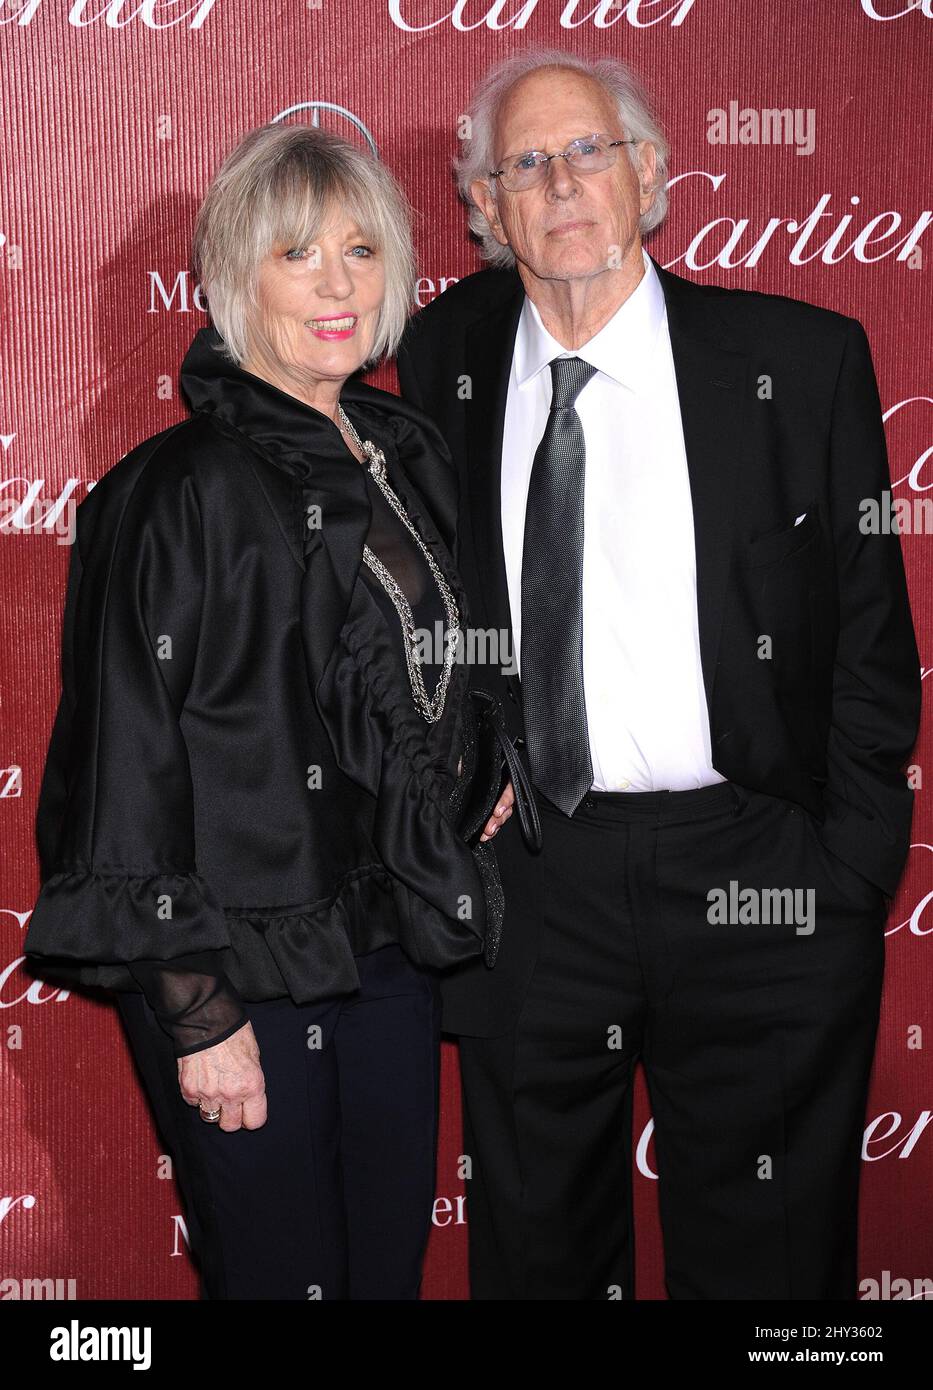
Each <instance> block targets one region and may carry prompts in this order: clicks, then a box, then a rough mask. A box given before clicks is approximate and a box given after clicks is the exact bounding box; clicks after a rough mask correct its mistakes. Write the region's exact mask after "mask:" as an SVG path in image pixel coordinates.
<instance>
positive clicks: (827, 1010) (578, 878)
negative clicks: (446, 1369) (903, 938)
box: [460, 783, 885, 1299]
mask: <svg viewBox="0 0 933 1390" xmlns="http://www.w3.org/2000/svg"><path fill="white" fill-rule="evenodd" d="M542 820H543V831H544V848H543V850H542V853H541V854H540V855H538V856H532V855H530V854H528V853H526V852H525V851H524V848H523V846H522V844H521V840H520V838H519V836H518V835H517V834H516V833H514V827H512V826H507V827H505V829H504V830H503V831H501V832H500V835H499V837H498V838H497V842H496V843H497V853H498V858H499V863H500V868H501V871H502V878H503V887H504V891H505V900H506V916H505V921H504V925H503V930H504V932H508V931H515V930H520V931H525V930H527V931H536V932H537V933H538V939H539V950H538V956H537V962H536V965H535V969H534V973H533V975H532V978H531V982H530V985H529V988H528V991H527V994H526V996H525V999H524V1003H523V1006H522V1008H521V1012H520V1015H519V1016H518V1020H517V1023H516V1025H515V1027H514V1028H512V1029H511V1030H510V1031H509V1032H508V1033H506V1034H505V1035H503V1036H501V1037H494V1038H475V1037H463V1038H461V1039H460V1061H461V1075H462V1082H463V1094H464V1136H465V1137H464V1147H465V1152H466V1153H467V1154H468V1155H469V1156H470V1157H471V1159H472V1176H471V1178H470V1180H469V1183H468V1188H467V1209H468V1220H469V1231H470V1277H471V1286H472V1296H473V1297H474V1298H480V1299H612V1298H632V1297H633V1296H634V1280H633V1264H634V1243H633V1232H632V1132H631V1127H632V1115H631V1102H632V1075H633V1069H634V1066H635V1063H636V1061H637V1060H638V1059H641V1061H642V1064H643V1066H644V1069H645V1074H646V1078H647V1083H648V1088H649V1092H650V1099H651V1109H652V1117H653V1121H654V1126H655V1129H654V1145H655V1163H656V1168H657V1172H658V1179H659V1188H658V1196H659V1203H660V1215H661V1222H662V1227H663V1238H664V1253H665V1274H666V1282H667V1289H668V1292H669V1294H670V1296H671V1297H672V1298H677V1299H785V1298H801V1299H854V1298H855V1297H856V1296H857V1290H856V1216H857V1201H858V1186H859V1172H860V1144H861V1136H862V1126H863V1123H864V1113H865V1104H866V1093H867V1088H868V1081H869V1073H870V1069H871V1062H872V1054H873V1049H874V1042H875V1034H876V1029H877V1022H878V1011H879V1001H880V993H881V985H882V976H883V969H884V916H885V899H884V896H883V894H882V893H881V891H880V890H879V889H877V888H876V887H875V886H874V885H872V884H870V883H869V882H868V880H867V879H864V878H862V876H861V875H860V874H858V873H856V872H855V871H854V870H852V869H850V868H848V867H847V866H846V865H845V864H843V863H842V862H841V861H840V860H839V859H837V858H836V856H834V855H832V854H831V853H830V852H829V851H828V850H826V849H825V848H824V846H823V845H822V843H821V842H820V841H819V839H818V838H817V826H816V822H815V821H814V820H813V819H812V817H811V816H810V815H809V814H808V813H807V812H805V811H803V810H801V809H800V808H798V807H795V806H793V805H792V804H791V803H789V802H787V801H783V800H781V799H778V798H774V797H769V796H765V795H763V794H759V793H752V792H746V791H743V790H742V789H740V788H738V787H735V786H734V785H733V784H731V783H721V784H718V785H716V786H712V787H704V788H701V789H699V790H697V791H686V792H657V793H631V794H619V793H602V794H600V793H591V794H590V796H589V797H588V798H587V799H586V801H585V803H584V804H583V805H582V806H581V808H580V809H579V810H578V811H577V813H576V815H575V816H574V817H573V818H572V819H570V820H568V819H567V818H566V817H564V816H562V815H561V814H560V813H559V812H558V811H556V810H553V809H550V808H549V807H548V806H547V805H546V804H545V803H544V802H543V799H542ZM730 883H733V884H735V885H736V887H735V888H734V889H733V890H730ZM749 888H751V889H754V890H757V901H758V904H759V907H758V911H757V916H758V917H759V918H761V917H762V916H764V915H770V916H771V917H772V919H773V918H775V917H780V916H781V915H782V909H781V908H778V907H777V906H776V904H775V905H774V906H772V907H770V908H768V909H766V908H765V907H764V903H765V901H766V896H765V893H764V892H763V890H768V889H797V890H798V896H797V898H796V903H797V907H798V909H799V910H798V911H797V912H796V913H794V914H793V915H794V917H795V920H794V921H792V922H788V921H787V920H785V921H784V922H783V923H781V922H775V921H774V920H772V921H771V922H770V923H767V922H764V921H761V920H759V921H754V920H747V921H744V922H743V921H741V920H740V914H739V913H736V911H735V895H736V894H738V892H739V891H740V890H745V889H749ZM717 889H718V890H722V891H723V893H724V894H726V895H728V894H729V893H730V891H731V892H732V893H733V904H732V907H731V909H730V907H729V905H728V898H727V905H726V908H725V912H724V913H723V912H721V911H720V912H719V914H718V915H720V916H722V915H725V916H726V918H727V919H728V918H729V917H730V916H732V917H735V918H736V920H735V921H729V920H726V921H725V922H722V921H716V920H711V914H715V912H716V909H717V905H718V907H719V908H721V907H722V898H721V897H720V895H719V894H717V893H716V892H715V890H717ZM711 894H712V896H711ZM808 894H809V895H812V896H808ZM745 900H746V902H747V903H750V904H752V905H751V906H747V907H746V909H745V913H746V916H747V917H751V918H754V916H755V915H756V912H755V908H754V905H753V904H754V901H755V895H752V896H750V897H749V896H746V899H745ZM772 901H773V900H772ZM782 901H783V903H784V904H787V903H788V901H789V896H788V895H787V894H785V895H784V898H783V899H782ZM808 903H809V904H810V907H811V908H812V913H811V917H810V923H809V925H808V921H807V904H808ZM783 916H784V917H785V919H789V918H790V916H791V911H790V910H789V908H787V907H786V906H785V907H784V908H783Z"/></svg>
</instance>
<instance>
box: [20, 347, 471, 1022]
mask: <svg viewBox="0 0 933 1390" xmlns="http://www.w3.org/2000/svg"><path fill="white" fill-rule="evenodd" d="M218 342H219V338H218V335H217V333H216V330H215V329H213V328H205V329H202V330H201V331H200V332H199V333H198V334H197V335H196V337H195V339H194V342H193V343H192V346H191V348H190V350H189V352H188V354H187V356H186V358H185V361H184V364H183V367H182V373H181V383H182V387H183V389H184V392H185V394H186V396H187V398H188V400H189V402H190V405H191V407H192V410H193V414H192V416H191V418H190V419H187V420H185V421H184V422H182V423H180V424H178V425H176V426H174V427H172V428H171V429H168V430H165V431H163V432H162V433H160V434H158V435H155V436H153V437H152V438H150V439H147V440H145V441H144V442H143V443H141V444H139V445H138V446H137V447H136V448H134V449H133V450H131V451H130V453H128V454H127V455H126V456H125V457H124V458H123V459H121V460H120V462H119V463H118V464H116V466H115V467H113V468H112V469H111V470H110V471H109V472H108V473H107V474H106V475H105V476H104V477H103V478H102V479H101V480H100V482H99V483H97V485H96V486H95V487H94V488H93V490H92V491H91V492H90V493H89V494H88V496H87V498H86V499H85V500H84V501H83V502H82V503H81V504H80V506H79V507H78V508H77V513H76V515H77V527H76V541H75V544H74V545H73V547H72V556H71V565H70V569H69V579H68V590H67V596H66V602H65V616H64V624H63V633H62V697H61V703H60V706H59V709H58V714H57V717H56V721H55V725H54V729H53V732H52V738H51V743H50V747H49V753H48V759H47V763H46V769H45V775H44V778H43V782H42V788H41V793H40V801H39V809H38V814H37V838H38V844H39V857H40V864H41V878H42V886H41V892H40V895H39V898H38V901H37V903H36V905H35V908H34V911H33V913H32V917H31V920H30V923H29V929H28V932H27V936H26V946H25V949H26V953H27V958H28V959H29V960H30V962H31V964H32V965H33V967H34V968H35V969H36V970H37V971H38V972H39V973H40V974H42V975H43V976H52V977H55V976H58V977H59V978H64V979H65V980H71V981H73V982H79V983H83V984H92V985H98V986H103V987H105V988H110V989H117V990H120V989H128V990H134V989H137V988H138V985H137V984H136V982H135V981H134V979H133V977H132V975H131V973H130V972H129V971H128V969H127V966H126V962H128V961H133V960H141V959H146V960H169V959H172V958H179V957H183V956H189V955H191V954H192V953H196V952H215V953H218V954H217V955H216V956H215V959H216V960H217V961H218V963H219V964H220V965H222V968H223V971H224V973H225V974H226V976H227V978H228V979H229V980H230V982H231V983H232V984H233V985H234V986H235V988H236V990H237V992H238V994H239V995H240V997H241V998H243V999H246V1000H260V999H269V998H276V997H282V996H285V995H290V996H291V997H292V998H293V999H294V1000H295V1001H296V1002H299V1003H306V1002H312V1001H314V1000H317V999H319V998H323V997H329V996H331V995H333V994H335V993H344V992H349V991H352V990H353V989H355V988H356V987H357V986H358V983H359V979H358V975H357V971H356V965H355V962H354V956H355V955H359V954H363V953H365V952H366V951H369V950H373V949H376V948H377V947H379V946H381V945H384V944H387V943H388V942H391V941H398V942H399V943H400V944H401V945H402V947H403V948H404V949H405V950H406V952H407V953H408V955H409V956H410V957H411V958H412V959H413V960H414V961H415V962H416V963H417V964H421V965H427V966H436V967H446V966H450V965H454V964H456V963H458V962H461V961H464V960H466V959H467V958H469V957H471V956H473V955H476V954H477V953H479V952H480V951H481V950H482V943H483V938H484V933H485V925H486V901H485V898H484V892H483V881H482V878H481V876H480V873H479V871H478V867H477V863H476V860H475V858H474V855H473V853H472V852H471V851H470V849H469V848H468V847H467V845H466V844H464V843H463V841H462V840H461V839H460V838H459V836H458V835H457V832H456V830H455V828H454V815H453V811H452V808H451V804H450V801H451V785H452V781H454V780H455V774H454V775H453V777H452V775H451V768H452V767H453V768H456V766H457V763H458V760H459V759H458V752H459V747H458V739H459V738H460V736H461V719H460V717H459V711H460V710H462V702H463V699H464V697H465V686H466V684H467V668H466V666H465V665H464V664H462V663H458V664H455V665H454V667H453V674H452V678H451V683H450V686H449V688H448V693H447V711H445V718H444V734H443V740H442V742H443V746H439V744H438V740H437V731H436V730H435V733H434V736H433V738H432V735H431V733H430V729H431V727H432V726H429V725H427V724H426V721H425V720H424V719H423V718H422V717H421V715H420V714H419V713H418V712H417V710H416V708H415V706H414V703H413V701H412V698H411V692H410V689H409V687H408V682H407V676H404V670H402V676H403V678H401V679H400V676H399V649H398V648H396V647H395V646H394V645H393V643H394V639H393V638H392V636H391V634H390V630H389V628H388V626H387V624H386V621H385V615H384V614H380V610H379V606H378V605H377V604H376V602H375V600H374V595H373V592H372V586H371V583H370V584H367V583H364V580H363V575H362V573H361V560H362V550H363V543H364V540H365V538H366V535H367V531H368V528H369V524H370V516H371V506H370V502H369V500H368V497H367V493H366V486H365V482H366V480H365V474H364V470H363V468H362V466H361V465H360V464H359V463H358V462H357V460H356V459H355V458H354V457H353V456H352V455H351V453H350V452H349V450H348V449H347V447H346V445H345V443H344V441H343V438H342V436H341V434H340V431H339V430H338V428H337V427H336V425H335V424H334V423H333V422H332V421H330V420H329V419H327V417H326V416H324V415H322V414H321V413H320V412H319V411H315V410H313V409H311V408H310V407H308V406H306V405H304V404H303V403H302V402H300V401H298V400H297V399H295V398H294V397H292V396H290V395H288V394H287V393H285V392H282V391H280V390H278V389H277V388H275V387H273V386H271V385H269V384H268V383H267V382H265V381H263V380H262V379H261V378H259V377H256V376H254V375H252V374H251V373H249V372H245V371H243V370H242V369H240V368H238V367H235V366H232V365H231V364H229V363H228V362H226V361H225V359H224V358H223V357H221V355H220V354H219V353H218V351H217V350H216V346H217V343H218ZM341 403H342V404H343V406H344V409H345V410H346V411H347V414H348V415H349V416H350V417H351V419H352V420H353V423H354V425H355V426H356V428H357V430H358V431H359V433H360V435H361V436H362V437H363V438H364V439H365V438H367V437H369V438H372V439H373V440H374V441H375V442H376V443H377V444H378V445H379V446H380V447H382V448H383V449H384V451H385V455H386V461H387V471H388V476H389V481H390V483H391V485H392V486H393V488H394V489H395V491H396V492H397V493H398V495H399V496H400V497H401V499H402V502H403V504H404V505H405V508H406V510H407V512H408V514H409V516H410V517H411V518H412V520H413V522H414V523H415V525H416V527H417V529H418V530H419V532H420V534H421V536H422V538H423V539H424V540H425V542H426V543H427V545H428V546H429V548H430V549H431V551H432V553H433V555H434V557H435V558H436V560H437V562H438V564H439V565H440V567H441V569H442V571H443V572H444V573H445V574H446V575H447V576H448V579H449V581H450V582H451V587H452V588H453V590H454V594H455V596H456V599H457V602H458V605H459V607H460V613H461V621H462V622H463V623H465V622H466V621H467V616H468V615H467V605H466V598H465V595H464V594H463V591H462V588H461V585H460V582H459V579H458V578H457V575H456V571H455V568H454V564H453V560H452V556H451V552H452V550H453V534H454V522H455V512H456V481H455V474H454V472H453V468H452V464H451V460H450V455H449V453H448V452H447V449H446V446H445V444H444V442H443V439H442V437H441V435H440V434H439V432H438V431H437V428H436V427H435V426H434V425H433V424H432V423H431V421H430V420H429V419H428V418H427V417H426V416H425V415H423V414H422V413H421V412H420V411H419V410H417V409H415V408H414V407H413V406H410V405H408V404H407V403H406V402H404V401H401V400H399V399H398V398H397V397H395V396H392V395H389V394H388V393H386V392H383V391H380V390H378V389H376V388H375V387H372V386H368V385H365V384H363V383H359V382H352V381H351V382H348V383H347V384H346V385H345V387H344V389H343V391H342V393H341ZM309 506H310V507H311V509H312V510H311V512H310V513H309V510H308V508H309Z"/></svg>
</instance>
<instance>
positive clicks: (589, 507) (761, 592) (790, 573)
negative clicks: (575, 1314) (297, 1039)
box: [399, 51, 920, 1299]
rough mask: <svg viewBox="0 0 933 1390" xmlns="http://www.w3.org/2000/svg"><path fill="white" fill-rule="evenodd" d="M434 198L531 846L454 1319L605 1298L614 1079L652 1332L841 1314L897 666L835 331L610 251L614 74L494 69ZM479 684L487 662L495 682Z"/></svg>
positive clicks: (404, 362) (619, 148)
mask: <svg viewBox="0 0 933 1390" xmlns="http://www.w3.org/2000/svg"><path fill="white" fill-rule="evenodd" d="M471 122H472V124H471V128H470V135H471V138H470V140H469V141H468V142H467V143H466V145H465V147H464V150H463V153H462V157H461V159H460V161H459V175H460V180H461V189H462V191H463V193H464V195H465V197H466V199H467V202H468V204H469V206H470V224H471V227H472V229H473V230H474V231H475V232H477V233H479V235H480V237H481V239H482V242H483V247H484V250H485V253H486V255H487V258H488V259H489V260H490V261H491V262H492V266H491V267H490V268H489V269H485V270H482V271H480V272H479V273H478V274H475V275H470V276H468V277H466V278H465V279H464V280H461V281H460V282H459V283H458V284H457V285H455V286H454V287H452V288H451V289H449V290H448V291H447V292H446V293H445V294H443V295H441V296H440V297H439V298H438V299H437V300H435V301H434V303H432V304H431V305H429V306H428V307H427V308H426V309H424V310H422V312H420V313H419V314H418V315H417V316H416V317H415V318H414V319H413V321H412V323H411V324H410V326H409V330H408V333H407V336H406V339H405V341H404V344H403V350H402V353H401V356H400V360H399V373H400V380H401V384H402V389H403V392H404V393H405V395H406V396H408V397H409V398H410V399H411V400H412V402H414V403H415V404H417V405H419V406H422V407H423V408H424V409H426V410H427V411H428V413H430V414H431V415H432V416H433V417H434V418H435V420H436V421H437V422H438V424H439V425H440V427H441V428H442V430H443V431H444V433H445V435H446V437H447V440H448V442H449V444H450V446H451V449H452V451H453V453H454V456H455V458H456V460H457V462H458V466H459V469H460V476H461V516H460V559H461V568H462V570H463V573H464V577H465V582H466V585H467V591H468V592H469V591H470V590H471V589H472V593H473V599H474V612H473V622H474V625H482V626H486V627H490V628H494V629H497V630H499V631H500V632H501V634H502V636H503V642H504V645H505V647H506V648H508V647H509V643H510V642H511V647H512V650H513V651H514V657H515V661H516V664H517V668H518V670H517V673H516V671H515V670H514V669H513V670H512V671H510V670H509V669H508V665H509V664H508V660H507V659H503V657H502V654H501V652H500V660H501V662H502V669H496V670H493V669H490V668H489V667H487V668H486V669H482V668H476V671H475V680H476V683H477V684H481V685H486V686H487V687H490V688H496V689H498V690H499V691H500V693H501V695H502V697H503V701H504V704H505V707H506V710H507V714H508V719H509V721H510V730H509V731H510V734H511V735H512V736H513V737H514V738H515V740H516V745H517V746H518V747H520V748H523V750H524V752H523V756H524V757H525V759H526V762H527V766H528V769H529V771H530V774H531V777H532V780H533V783H534V786H535V788H536V792H537V799H538V803H539V807H540V811H541V821H542V830H543V848H542V850H541V852H540V854H537V855H535V854H532V853H530V852H529V851H528V850H527V849H526V848H525V845H524V843H523V841H522V839H521V837H520V836H519V835H518V833H517V831H516V828H515V824H514V819H513V822H512V823H510V824H508V825H507V826H506V828H505V830H504V832H503V834H501V835H500V836H499V838H498V839H497V841H496V844H497V850H498V857H499V861H500V866H501V870H502V878H503V887H504V891H505V903H506V906H505V920H504V927H503V938H502V945H501V950H500V954H499V960H498V963H497V964H496V967H495V969H494V970H488V969H487V968H486V967H485V965H484V964H483V963H482V961H478V962H477V963H476V964H471V965H469V966H467V967H466V968H465V969H463V970H461V971H458V972H456V973H455V974H454V975H452V976H451V977H450V978H449V979H448V981H447V984H446V986H445V996H446V998H445V1008H446V1014H445V1024H444V1026H445V1028H447V1029H448V1030H449V1031H451V1032H454V1033H456V1034H459V1035H460V1058H461V1071H462V1079H463V1092H464V1118H465V1152H466V1153H467V1154H468V1155H469V1157H470V1159H471V1160H472V1168H471V1176H470V1180H469V1183H468V1212H469V1222H470V1248H471V1256H470V1268H471V1280H472V1292H473V1296H474V1297H475V1298H505V1299H512V1298H522V1299H539V1298H540V1299H591V1298H631V1297H632V1296H633V1238H632V1211H631V1208H632V1201H631V1197H632V1182H631V1173H632V1154H631V1098H632V1075H633V1069H634V1066H635V1063H636V1061H637V1060H641V1062H642V1064H643V1066H644V1069H645V1075H646V1078H647V1082H648V1087H649V1092H650V1097H651V1106H652V1113H653V1119H654V1125H655V1131H654V1140H655V1163H656V1167H657V1171H658V1177H659V1198H660V1211H661V1220H662V1226H663V1234H664V1247H665V1268H666V1279H667V1288H668V1291H669V1293H670V1296H671V1297H672V1298H696V1299H714V1298H718V1299H733V1298H735V1299H738V1298H743V1299H745V1298H760V1299H784V1298H805V1299H840V1298H854V1297H855V1296H856V1265H855V1253H856V1212H857V1197H858V1184H859V1169H860V1136H861V1127H862V1123H863V1119H864V1110H865V1101H866V1091H867V1086H868V1079H869V1072H870V1068H871V1062H872V1053H873V1048H874V1041H875V1033H876V1027H877V1020H878V1007H879V996H880V992H881V983H882V975H883V966H884V920H885V913H886V907H887V899H888V898H889V897H890V896H891V895H892V894H893V893H894V891H895V887H896V885H897V882H898V877H899V875H900V873H901V871H902V868H903V864H904V860H905V857H906V853H907V849H908V846H909V829H910V820H911V809H912V792H911V791H910V789H909V788H908V786H907V783H906V779H905V777H904V776H903V774H902V771H901V767H902V764H903V763H904V761H905V760H906V758H907V756H908V754H909V752H910V749H911V747H912V745H913V741H914V738H915V736H916V731H917V725H918V717H919V698H920V686H919V664H918V657H917V650H916V645H915V641H914V634H913V628H912V624H911V617H910V610H909V606H908V599H907V589H906V584H905V578H904V569H903V563H902V559H901V552H900V546H899V541H898V538H897V536H896V535H894V534H890V531H888V530H887V528H884V529H885V534H866V533H865V530H864V529H863V528H862V527H861V526H860V520H861V518H862V515H863V513H862V512H861V511H860V503H861V502H862V501H863V500H864V499H867V498H875V499H879V500H880V499H881V494H882V493H883V492H884V490H885V489H886V488H889V486H890V484H889V474H888V468H887V462H886V454H885V443H884V434H883V429H882V421H881V413H880V407H879V400H878V391H877V387H876V384H875V378H874V374H873V370H872V364H871V356H870V353H869V348H868V343H867V340H866V337H865V333H864V331H863V330H862V327H861V325H860V324H859V323H858V321H857V320H856V319H854V318H848V317H846V316H844V315H842V314H837V313H832V312H830V311H828V310H824V309H819V308H816V307H814V306H812V305H809V304H803V303H798V302H796V301H793V300H790V299H786V298H784V297H781V296H777V295H768V294H760V293H757V292H753V291H744V290H727V289H721V288H719V287H713V286H702V285H697V284H694V283H692V282H690V281H687V280H685V279H682V278H680V277H678V276H676V275H673V274H670V273H669V272H667V271H665V270H664V269H662V267H661V266H660V265H658V263H657V262H656V261H654V260H653V259H652V258H651V257H650V256H648V255H647V254H646V253H645V252H644V251H643V249H642V236H643V234H645V233H646V232H647V231H649V230H651V229H653V228H654V227H655V226H657V225H658V223H659V222H660V221H661V219H662V217H663V215H664V211H665V204H666V195H665V182H666V163H667V156H668V149H667V145H666V143H665V139H664V136H663V133H662V131H661V129H660V128H659V126H658V123H657V121H656V119H655V118H654V116H653V114H652V110H651V107H650V104H649V102H648V100H647V98H646V96H645V93H644V90H643V88H642V87H641V84H640V83H639V82H638V80H637V79H636V78H635V77H634V76H633V74H632V73H631V72H630V71H629V70H628V69H627V68H626V67H625V66H624V65H623V64H621V63H619V62H616V61H614V60H610V59H602V60H600V61H599V62H596V63H590V62H588V61H586V60H584V59H581V58H578V57H576V56H575V55H573V54H569V53H555V52H527V51H526V52H524V53H522V54H520V55H518V56H517V57H515V58H513V59H511V60H508V61H506V62H505V63H504V64H502V65H500V66H499V67H498V68H496V69H495V70H494V71H493V72H491V73H490V74H488V75H487V77H486V78H485V80H484V81H483V83H482V85H481V87H480V88H479V90H478V92H477V94H476V96H475V100H474V102H473V106H472V110H471ZM507 656H508V652H507V653H506V658H507Z"/></svg>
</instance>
